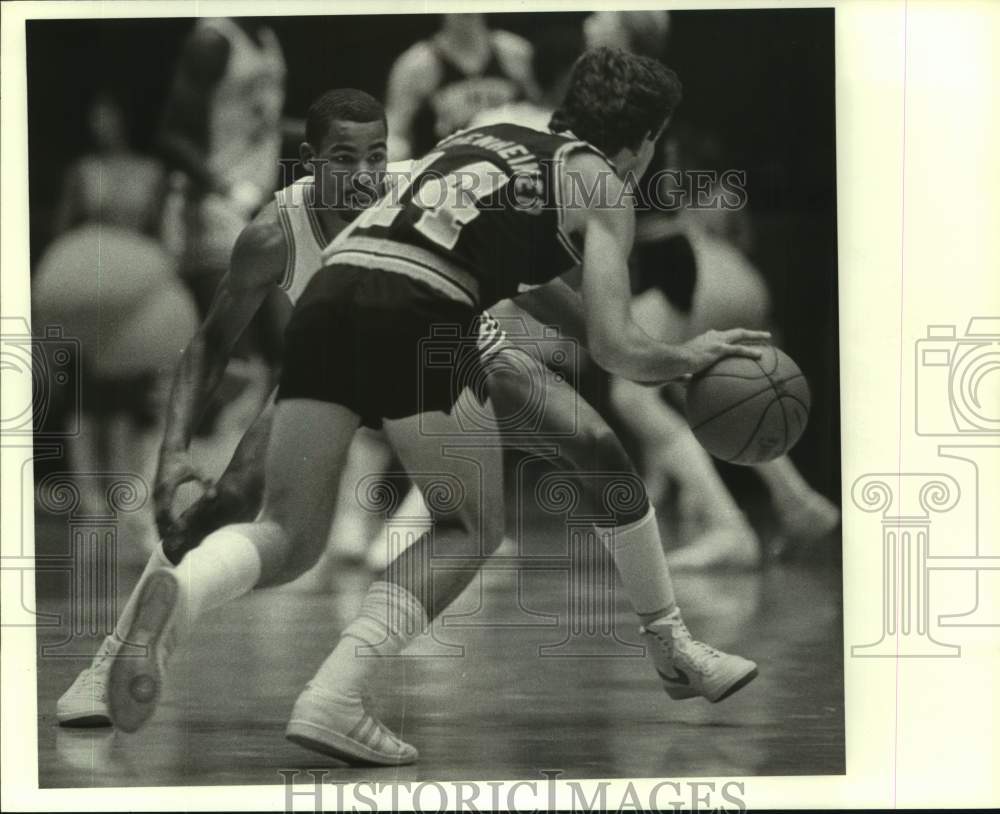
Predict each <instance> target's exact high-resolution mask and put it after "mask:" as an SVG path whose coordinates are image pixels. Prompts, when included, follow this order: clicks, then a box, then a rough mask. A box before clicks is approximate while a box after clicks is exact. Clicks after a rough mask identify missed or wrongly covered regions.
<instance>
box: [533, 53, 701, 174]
mask: <svg viewBox="0 0 1000 814" xmlns="http://www.w3.org/2000/svg"><path fill="white" fill-rule="evenodd" d="M681 95H682V86H681V80H680V79H678V78H677V74H676V73H674V71H672V70H671V69H670V68H668V67H666V66H665V65H664V64H663V63H661V62H658V61H656V60H655V59H650V58H648V57H642V56H637V55H636V54H631V53H629V52H628V51H622V50H620V49H617V48H593V49H590V50H588V51H585V52H584V53H583V55H582V56H580V58H579V59H578V60H577V61H576V64H575V65H574V66H573V74H572V76H571V77H570V85H569V90H567V91H566V98H565V99H563V103H562V105H560V107H559V109H558V110H556V112H555V113H553V114H552V120H551V122H550V125H549V126H550V127H551V128H552V129H553V130H554V131H556V132H561V131H563V130H572V131H573V133H574V134H575V135H577V136H579V137H580V138H582V139H584V140H586V141H589V142H590V143H591V144H593V145H594V146H595V147H597V148H598V149H599V150H601V151H602V152H604V153H607V154H608V155H614V154H615V153H617V152H618V151H619V150H621V149H622V148H623V147H628V148H630V149H635V148H637V147H638V146H639V143H640V142H641V141H642V139H643V136H645V135H646V134H647V133H656V132H657V131H658V130H659V129H660V127H661V126H662V125H663V122H664V121H666V119H667V117H668V116H670V115H671V114H672V113H673V112H674V108H676V107H677V105H678V104H680V101H681Z"/></svg>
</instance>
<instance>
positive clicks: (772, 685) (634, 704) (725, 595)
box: [38, 566, 844, 787]
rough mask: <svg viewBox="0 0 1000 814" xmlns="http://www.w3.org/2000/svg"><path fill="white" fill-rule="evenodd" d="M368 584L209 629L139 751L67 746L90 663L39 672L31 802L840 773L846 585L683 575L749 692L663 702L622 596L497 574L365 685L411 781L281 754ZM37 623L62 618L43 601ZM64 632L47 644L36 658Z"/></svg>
mask: <svg viewBox="0 0 1000 814" xmlns="http://www.w3.org/2000/svg"><path fill="white" fill-rule="evenodd" d="M366 580H367V577H366V576H364V575H361V574H359V573H345V574H344V575H343V577H342V578H341V579H340V580H339V582H340V584H339V590H338V591H337V592H335V593H333V594H330V595H326V596H320V595H294V594H287V593H279V592H276V591H264V592H258V593H256V594H254V595H252V596H249V597H247V598H245V599H243V600H240V601H238V602H236V603H234V604H232V605H230V606H228V607H226V608H223V609H221V610H220V611H217V612H214V613H212V614H210V615H208V616H207V617H206V618H205V619H204V623H203V624H201V625H200V627H199V629H198V631H197V633H196V635H195V636H194V637H193V638H192V639H191V640H189V641H188V642H187V643H185V645H184V646H182V647H181V648H180V649H179V650H178V652H177V653H176V654H175V656H174V659H173V661H172V662H171V671H170V681H169V683H168V686H167V688H166V691H165V697H164V699H163V702H162V703H161V705H160V708H159V710H158V711H157V713H156V715H155V717H154V718H153V720H152V721H151V722H150V724H149V725H148V726H147V727H146V728H145V729H143V730H142V731H141V732H140V733H138V734H135V735H123V734H115V733H113V732H110V731H107V730H104V731H86V730H82V731H81V730H66V729H60V728H59V727H58V726H57V725H56V722H55V714H54V712H55V701H56V699H57V698H58V696H59V695H60V693H62V692H63V690H65V689H66V687H67V686H68V685H69V684H70V682H71V681H72V679H73V677H74V676H75V674H76V672H77V671H78V670H79V669H80V668H81V667H83V666H84V665H85V664H86V661H87V660H86V659H84V658H80V657H52V656H46V657H44V658H39V660H38V666H39V676H38V693H39V699H38V709H39V728H38V749H39V782H40V785H41V786H42V787H76V786H156V785H207V784H213V785H214V784H233V785H243V784H277V783H280V782H281V778H280V776H279V775H278V771H279V770H281V769H299V770H305V769H309V768H314V767H323V768H328V769H330V770H331V774H330V776H329V777H330V779H331V780H334V779H337V780H340V779H342V780H356V779H373V780H392V779H399V780H421V779H428V780H430V779H433V780H449V779H470V778H476V779H483V780H489V779H501V778H506V779H512V778H526V779H541V778H542V775H541V771H542V770H548V769H559V770H562V771H563V772H564V775H563V777H564V778H567V779H569V778H597V777H599V778H617V777H684V776H734V775H792V774H794V775H809V774H840V773H843V771H844V704H843V697H844V693H843V664H842V633H841V631H842V621H841V596H840V585H841V582H840V573H839V571H835V570H831V569H819V568H815V567H814V568H809V567H803V566H798V567H791V566H772V567H770V568H769V569H768V570H766V571H764V572H762V573H758V574H717V575H690V574H682V575H677V577H676V583H677V591H678V597H679V600H680V602H681V606H682V608H683V610H684V614H685V618H686V621H687V623H688V626H689V627H690V628H691V630H692V632H693V633H694V635H695V636H696V637H698V638H701V639H703V640H705V641H708V642H710V643H712V644H714V645H716V646H718V647H720V648H722V649H727V650H731V651H732V652H738V653H740V654H742V655H745V656H748V657H750V658H753V659H754V660H756V661H757V662H758V664H759V665H760V677H759V678H758V679H757V680H756V681H755V682H753V683H752V684H751V685H750V686H749V687H747V688H746V689H744V690H743V691H741V692H740V693H738V694H737V695H735V696H733V697H732V698H730V699H728V700H726V701H724V702H722V703H720V704H717V705H711V704H708V703H707V702H705V701H702V700H700V699H696V700H690V701H684V702H676V701H671V700H670V699H669V698H667V696H666V695H665V694H664V693H663V691H662V690H661V689H660V685H659V682H658V680H657V678H656V675H655V673H654V672H653V670H652V668H651V665H650V664H649V663H648V662H647V661H646V660H645V659H644V658H642V657H641V651H640V648H639V647H638V644H637V643H638V635H637V630H636V624H635V621H634V617H633V616H632V614H631V612H630V611H629V609H628V606H627V604H626V602H625V599H624V597H623V596H621V595H620V591H618V592H615V593H612V594H606V595H598V596H595V595H589V596H588V595H586V594H587V592H586V591H585V590H582V589H580V588H579V586H577V588H576V589H574V590H570V588H569V586H568V580H567V577H566V574H565V573H559V572H558V571H553V570H548V571H546V570H531V571H528V572H522V573H521V575H520V576H518V575H517V572H516V571H515V570H514V569H512V568H511V569H504V568H497V569H495V570H491V571H490V572H488V573H487V574H486V575H485V576H484V577H483V579H482V581H481V582H478V583H474V585H473V586H472V588H471V589H470V590H469V591H468V592H466V594H464V595H463V596H462V597H461V599H460V600H459V601H458V603H456V605H455V606H453V608H452V609H451V613H450V615H449V616H448V617H447V618H446V619H444V620H443V623H442V624H441V625H440V626H439V627H438V629H437V634H436V635H437V641H435V642H434V643H433V647H430V648H429V649H428V651H427V653H426V655H425V656H424V657H420V658H402V659H398V660H394V661H393V662H392V663H391V664H390V665H389V669H387V670H386V674H385V676H384V677H383V679H382V680H380V682H379V684H378V686H376V687H373V693H374V695H375V697H376V698H377V702H376V708H377V711H378V713H379V714H380V715H381V716H382V717H383V720H385V722H386V723H387V724H388V725H389V726H391V727H392V728H393V729H394V730H396V731H397V732H398V733H399V734H400V735H401V736H403V737H404V738H405V739H407V740H409V741H410V742H412V743H413V744H414V745H415V746H417V747H418V748H419V749H420V752H421V760H420V762H419V763H418V764H417V765H416V766H410V767H402V768H394V769H370V768H365V769H359V768H349V767H343V766H338V764H336V763H335V762H334V761H331V760H329V759H326V758H323V757H322V756H319V755H315V754H313V753H311V752H307V751H304V750H303V749H301V748H299V747H298V746H295V745H294V744H291V743H289V742H287V741H285V740H284V737H283V731H284V725H285V721H286V716H287V715H288V713H289V712H290V710H291V706H292V703H293V702H294V700H295V696H296V695H297V693H298V692H299V691H300V690H301V688H302V687H303V685H304V683H305V682H306V681H307V680H308V679H309V678H310V677H311V675H312V674H313V673H314V672H315V670H316V668H317V667H318V666H319V664H320V663H321V662H322V660H323V658H324V657H325V656H326V654H327V653H328V652H329V650H330V648H331V647H332V646H333V644H334V643H335V641H336V639H337V634H338V631H339V629H340V628H341V626H343V625H344V624H345V623H346V620H347V619H348V618H349V616H350V614H351V613H352V612H353V611H354V609H355V607H356V605H357V603H358V602H359V601H360V598H361V595H362V593H363V591H364V589H365V587H366V584H367V582H366ZM130 585H131V582H129V584H128V585H127V586H123V587H130ZM49 593H50V597H54V596H58V595H59V593H60V592H59V591H58V590H53V591H51V592H49ZM63 595H65V594H63ZM122 601H124V596H122ZM571 601H577V602H580V603H583V605H587V603H589V606H590V607H591V608H598V609H600V608H604V607H606V608H607V609H608V611H609V612H608V614H607V615H606V619H605V623H604V624H603V625H601V624H598V625H597V626H596V628H595V629H592V630H588V626H587V625H586V624H583V625H575V626H574V625H573V623H572V621H571V617H572V614H571V615H569V616H567V612H566V608H567V605H568V603H569V602H571ZM39 610H40V611H42V612H49V613H63V612H65V611H66V610H67V608H66V607H65V603H64V602H61V601H60V600H56V599H53V598H49V599H46V597H45V596H44V595H42V592H40V597H39ZM60 635H62V636H64V635H65V633H64V632H61V631H57V630H45V629H42V630H40V631H39V646H42V645H43V644H45V643H48V644H52V643H54V642H58V641H59V640H60ZM93 647H96V640H89V641H82V642H79V643H77V647H76V649H77V650H78V652H92V649H93Z"/></svg>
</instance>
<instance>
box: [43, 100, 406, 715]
mask: <svg viewBox="0 0 1000 814" xmlns="http://www.w3.org/2000/svg"><path fill="white" fill-rule="evenodd" d="M305 136H306V140H305V142H303V143H302V144H301V148H300V157H301V160H302V163H303V164H304V165H305V166H306V168H307V169H308V170H310V171H311V174H310V175H307V176H305V177H304V178H302V179H300V180H299V181H297V182H295V183H293V184H292V185H290V186H288V187H286V188H285V189H282V190H280V191H279V192H277V193H276V194H275V195H274V199H273V200H272V202H271V203H270V204H268V205H267V206H266V207H265V208H264V209H263V210H262V211H261V212H260V214H259V215H257V217H256V218H255V219H254V220H253V222H252V223H251V224H250V225H249V226H247V227H246V228H245V229H244V230H243V232H242V233H241V235H240V238H239V242H238V243H237V245H236V247H235V249H234V250H233V256H232V260H231V263H230V270H229V272H228V273H227V275H226V276H225V278H224V279H223V281H222V283H221V285H220V286H219V289H218V291H217V293H216V296H215V298H214V300H213V302H212V305H211V307H210V309H209V312H208V316H207V317H206V319H205V321H204V323H203V324H202V325H201V327H200V328H198V329H197V332H196V333H195V334H194V336H193V338H192V339H191V341H190V343H189V344H188V346H187V348H186V349H184V352H183V355H182V356H181V358H180V365H179V366H178V367H177V370H176V373H175V377H174V386H173V391H172V393H171V395H170V401H169V404H168V405H167V411H166V412H167V417H166V427H165V430H164V432H163V440H162V445H161V450H160V458H159V468H158V470H157V473H156V486H155V490H154V500H155V505H156V520H157V525H158V526H159V529H160V534H161V535H162V543H161V544H158V545H156V547H155V549H154V551H153V554H152V556H151V557H150V558H149V562H148V563H147V565H146V570H145V571H144V573H143V576H142V577H140V580H139V583H138V584H137V585H136V588H135V589H134V590H133V593H132V595H131V597H130V599H129V601H128V603H127V604H126V606H125V607H124V609H123V610H122V613H121V615H120V618H119V620H118V624H117V627H116V631H115V633H114V634H113V635H112V636H109V637H107V638H106V639H105V640H104V642H103V643H102V645H101V647H100V648H99V650H98V653H97V655H96V656H95V658H94V661H93V662H92V664H91V666H90V667H89V668H88V669H86V670H84V671H83V672H82V673H81V674H80V675H79V676H78V678H77V680H76V682H74V684H73V686H72V687H70V689H69V690H67V692H66V693H64V695H63V696H62V698H60V700H59V703H58V705H57V715H58V718H59V720H60V723H62V724H64V725H76V726H81V725H82V726H95V725H108V724H109V723H110V719H109V718H108V715H107V704H106V697H105V689H106V677H107V669H108V667H109V663H108V658H107V657H108V656H109V655H111V654H113V653H115V652H117V650H118V649H119V648H120V647H121V641H122V637H123V636H124V632H125V631H127V630H128V626H129V625H130V624H131V622H132V618H133V616H134V612H135V606H136V597H137V596H138V594H139V591H140V589H141V587H142V585H143V584H144V580H145V578H146V576H147V575H148V574H149V573H150V572H151V571H152V570H154V569H156V568H159V567H169V566H170V565H172V564H176V563H178V562H179V561H180V560H181V558H182V557H183V556H184V554H185V553H186V552H187V551H188V550H189V549H190V548H192V547H194V546H195V545H197V544H198V542H199V541H200V540H201V539H202V538H203V537H205V536H206V535H208V534H209V533H210V532H211V531H213V530H215V529H216V528H219V527H221V526H223V525H225V524H226V523H231V522H238V521H240V520H251V519H253V517H254V516H255V515H256V513H257V511H258V507H259V505H260V501H261V491H262V488H263V472H262V465H263V456H264V451H265V450H266V443H267V437H268V433H269V431H270V420H271V411H270V409H268V408H267V407H265V408H264V409H263V411H262V412H260V413H259V414H258V416H257V417H256V419H255V420H254V421H253V423H252V425H251V426H250V428H249V429H248V430H247V431H246V433H245V434H244V436H243V438H242V439H241V440H240V442H239V444H238V445H237V447H236V450H235V452H234V454H233V457H232V460H230V461H229V464H228V466H227V467H226V469H225V471H224V472H223V474H222V476H221V477H220V478H219V479H218V481H216V482H214V483H213V482H212V481H211V480H210V479H209V478H208V477H207V476H206V475H205V474H204V473H203V472H202V469H201V468H200V467H199V466H198V465H197V464H196V463H195V461H194V459H193V457H192V455H191V453H190V450H189V447H190V444H191V440H192V435H193V433H194V430H195V428H196V426H197V425H198V422H199V420H200V419H201V416H202V414H203V412H204V409H205V404H206V400H207V399H208V397H209V396H210V395H211V394H212V392H213V391H214V390H215V389H216V388H217V387H218V386H219V383H220V381H221V380H222V377H223V374H224V373H225V369H226V365H227V363H228V361H229V357H230V354H231V353H232V351H233V348H234V347H235V345H236V343H237V342H238V340H239V338H240V336H241V334H243V332H244V331H245V330H246V328H247V326H248V325H249V323H250V321H251V320H252V319H253V318H254V316H255V314H257V313H259V312H263V313H265V314H266V316H267V318H268V320H269V322H270V323H272V325H273V328H274V330H272V331H270V332H269V333H268V335H269V336H271V337H272V338H273V340H274V342H275V343H276V346H275V347H273V348H270V349H269V351H270V354H271V357H272V358H274V359H275V362H274V366H273V367H272V368H271V376H272V383H273V382H275V381H276V377H277V376H278V375H279V373H280V370H279V364H278V361H277V359H278V356H277V354H278V353H279V352H280V348H279V347H277V345H280V342H281V336H282V333H283V328H284V325H285V324H286V323H287V321H288V317H289V315H290V313H291V309H292V305H293V303H294V302H295V300H296V299H297V298H298V297H299V295H300V294H301V292H302V290H303V289H304V288H305V285H306V283H307V282H308V281H309V279H310V278H311V276H312V275H313V274H314V273H315V272H316V271H317V270H318V269H319V268H320V267H321V265H322V260H321V252H322V250H323V248H324V247H325V246H326V245H327V244H328V243H329V242H330V241H331V240H333V238H334V237H335V236H336V235H337V234H338V233H339V232H340V231H341V230H342V229H343V228H344V227H345V226H347V224H348V223H349V222H350V221H351V220H352V219H353V217H354V216H355V215H356V214H357V213H358V212H359V211H360V210H361V209H363V208H365V207H367V206H370V205H371V203H373V202H374V200H375V190H376V186H377V184H378V183H380V179H381V176H382V174H383V173H384V172H385V168H386V132H385V111H384V109H383V107H382V105H381V104H380V103H379V102H378V101H376V100H375V99H373V98H372V97H370V96H368V95H367V94H365V93H362V92H361V91H357V90H351V89H342V90H334V91H330V92H328V93H326V94H324V95H323V96H322V97H320V98H319V99H318V100H316V102H315V103H314V104H313V105H312V106H311V108H310V110H309V114H308V119H307V123H306V133H305ZM95 301H96V302H103V299H102V298H96V297H95ZM165 304H166V305H169V304H170V303H169V302H168V301H167V302H165ZM168 313H169V312H168ZM192 315H193V309H192ZM140 327H145V326H143V325H141V324H140ZM160 343H161V345H162V346H163V347H164V348H165V349H169V350H170V351H171V352H172V353H173V354H174V355H173V357H172V359H171V361H173V360H174V359H176V354H177V353H178V350H177V344H178V340H177V339H174V340H173V343H172V344H171V342H170V341H169V340H167V339H166V338H164V337H160ZM117 351H118V354H119V356H120V358H121V359H123V360H127V359H129V358H130V355H131V354H130V353H129V350H128V349H125V348H117ZM270 390H271V386H270V385H269V387H268V391H267V392H270ZM152 457H153V456H150V458H152ZM362 458H363V456H362ZM364 463H366V464H367V465H368V466H369V467H370V466H371V465H372V462H370V461H364ZM366 471H371V469H370V468H369V469H367V470H366ZM188 481H197V482H198V483H199V484H201V486H202V487H203V488H204V490H205V494H204V496H203V497H202V498H201V499H199V500H198V501H197V502H196V503H195V504H194V505H192V506H190V507H189V508H188V509H186V510H185V511H184V512H183V513H182V514H181V515H180V517H175V513H174V502H175V496H176V494H177V490H178V488H179V487H180V486H181V485H182V484H184V483H186V482H188ZM369 536H370V535H369ZM366 539H367V538H366Z"/></svg>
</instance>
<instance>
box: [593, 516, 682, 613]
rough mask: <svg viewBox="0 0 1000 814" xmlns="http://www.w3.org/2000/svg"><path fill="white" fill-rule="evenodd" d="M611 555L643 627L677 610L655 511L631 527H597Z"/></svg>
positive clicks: (630, 525)
mask: <svg viewBox="0 0 1000 814" xmlns="http://www.w3.org/2000/svg"><path fill="white" fill-rule="evenodd" d="M595 528H596V530H597V533H598V535H599V536H600V538H601V540H602V542H603V543H604V545H605V546H606V547H607V549H608V551H610V552H611V556H612V557H613V558H614V561H615V568H617V569H618V574H619V575H620V576H621V580H622V584H623V585H624V586H625V592H626V593H627V594H628V598H629V602H631V603H632V608H633V610H634V611H635V612H636V614H637V615H638V616H639V618H640V619H641V620H642V623H643V624H648V623H649V622H652V621H655V620H656V619H659V618H660V617H662V616H666V615H667V614H668V613H670V612H671V611H672V610H674V609H675V608H676V607H677V599H676V597H675V596H674V584H673V582H671V580H670V571H669V570H668V568H667V558H666V556H665V555H664V553H663V542H662V541H661V540H660V529H659V527H658V526H657V524H656V512H655V511H654V510H653V507H652V506H650V507H649V511H648V512H646V514H645V516H644V517H643V518H642V519H641V520H636V521H635V522H634V523H631V524H629V525H627V526H617V527H612V528H607V527H604V528H600V527H595Z"/></svg>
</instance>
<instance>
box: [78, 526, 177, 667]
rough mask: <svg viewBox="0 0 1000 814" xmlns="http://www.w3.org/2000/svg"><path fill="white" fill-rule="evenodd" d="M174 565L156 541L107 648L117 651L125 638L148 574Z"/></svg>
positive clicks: (100, 653)
mask: <svg viewBox="0 0 1000 814" xmlns="http://www.w3.org/2000/svg"><path fill="white" fill-rule="evenodd" d="M173 567H174V565H173V563H172V562H170V560H168V559H167V557H166V555H165V554H164V553H163V543H162V542H160V543H157V544H156V547H155V548H154V549H153V553H152V554H150V555H149V559H148V560H146V567H145V568H144V569H143V570H142V574H141V575H140V576H139V581H138V582H136V584H135V587H134V588H133V589H132V593H130V594H129V597H128V600H127V601H126V602H125V607H124V608H122V612H121V613H120V614H118V622H117V623H116V624H115V629H114V632H113V633H112V634H111V636H110V637H109V638H110V639H111V640H112V641H111V644H110V646H109V648H107V649H109V650H111V651H117V650H118V648H119V647H121V643H122V642H123V641H124V640H125V636H126V634H127V633H128V629H129V627H131V625H132V620H133V619H135V609H136V606H137V605H138V604H139V591H140V590H141V589H142V586H143V585H144V584H145V582H146V580H147V579H148V577H149V575H150V574H151V573H153V571H156V570H157V569H159V568H173ZM105 649H106V648H105V646H104V645H102V646H101V649H100V650H98V652H97V656H95V657H94V658H95V660H96V659H98V658H99V657H100V656H101V655H102V653H103V652H104V651H105Z"/></svg>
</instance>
